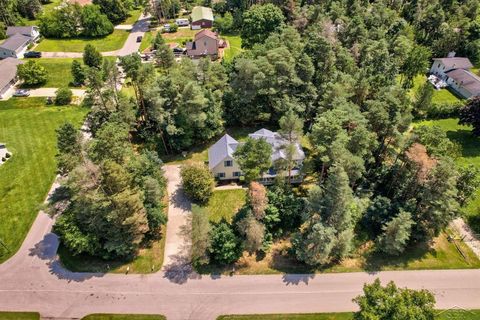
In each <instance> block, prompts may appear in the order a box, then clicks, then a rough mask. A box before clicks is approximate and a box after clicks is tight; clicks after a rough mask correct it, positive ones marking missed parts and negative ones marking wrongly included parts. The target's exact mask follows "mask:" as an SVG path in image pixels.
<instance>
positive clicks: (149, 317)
mask: <svg viewBox="0 0 480 320" xmlns="http://www.w3.org/2000/svg"><path fill="white" fill-rule="evenodd" d="M166 319H167V318H165V316H162V315H153V314H111V313H95V314H91V315H88V316H86V317H83V318H82V320H166Z"/></svg>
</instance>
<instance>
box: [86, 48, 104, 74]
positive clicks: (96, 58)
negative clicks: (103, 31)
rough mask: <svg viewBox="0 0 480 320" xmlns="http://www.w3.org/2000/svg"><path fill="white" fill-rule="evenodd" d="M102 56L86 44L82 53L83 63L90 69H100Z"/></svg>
mask: <svg viewBox="0 0 480 320" xmlns="http://www.w3.org/2000/svg"><path fill="white" fill-rule="evenodd" d="M102 59H103V57H102V54H101V53H100V52H99V51H98V50H97V49H96V48H95V47H94V46H93V45H91V44H87V45H86V46H85V49H84V51H83V63H85V65H86V66H89V67H91V68H97V69H98V68H100V67H101V65H102Z"/></svg>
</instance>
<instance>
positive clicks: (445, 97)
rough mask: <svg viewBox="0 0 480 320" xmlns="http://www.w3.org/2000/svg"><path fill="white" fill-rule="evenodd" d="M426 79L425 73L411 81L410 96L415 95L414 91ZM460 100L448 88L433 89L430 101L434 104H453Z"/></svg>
mask: <svg viewBox="0 0 480 320" xmlns="http://www.w3.org/2000/svg"><path fill="white" fill-rule="evenodd" d="M426 81H427V78H426V77H425V75H418V76H416V77H415V79H414V81H413V88H412V90H410V92H409V95H410V98H414V97H415V92H417V90H418V89H419V88H420V86H421V85H422V84H423V83H425V82H426ZM459 101H461V99H459V98H458V97H457V96H456V95H455V94H453V93H452V91H450V90H449V89H441V90H435V91H434V92H433V97H432V103H434V104H455V103H457V102H459Z"/></svg>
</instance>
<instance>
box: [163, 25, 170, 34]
mask: <svg viewBox="0 0 480 320" xmlns="http://www.w3.org/2000/svg"><path fill="white" fill-rule="evenodd" d="M163 32H170V24H168V23H167V24H164V25H163Z"/></svg>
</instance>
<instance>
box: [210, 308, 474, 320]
mask: <svg viewBox="0 0 480 320" xmlns="http://www.w3.org/2000/svg"><path fill="white" fill-rule="evenodd" d="M351 319H353V313H351V312H342V313H304V314H294V313H292V314H254V315H227V316H220V317H218V318H217V320H351ZM435 319H437V320H453V319H462V320H478V319H480V310H449V311H439V312H438V314H437V316H436V317H435Z"/></svg>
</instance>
